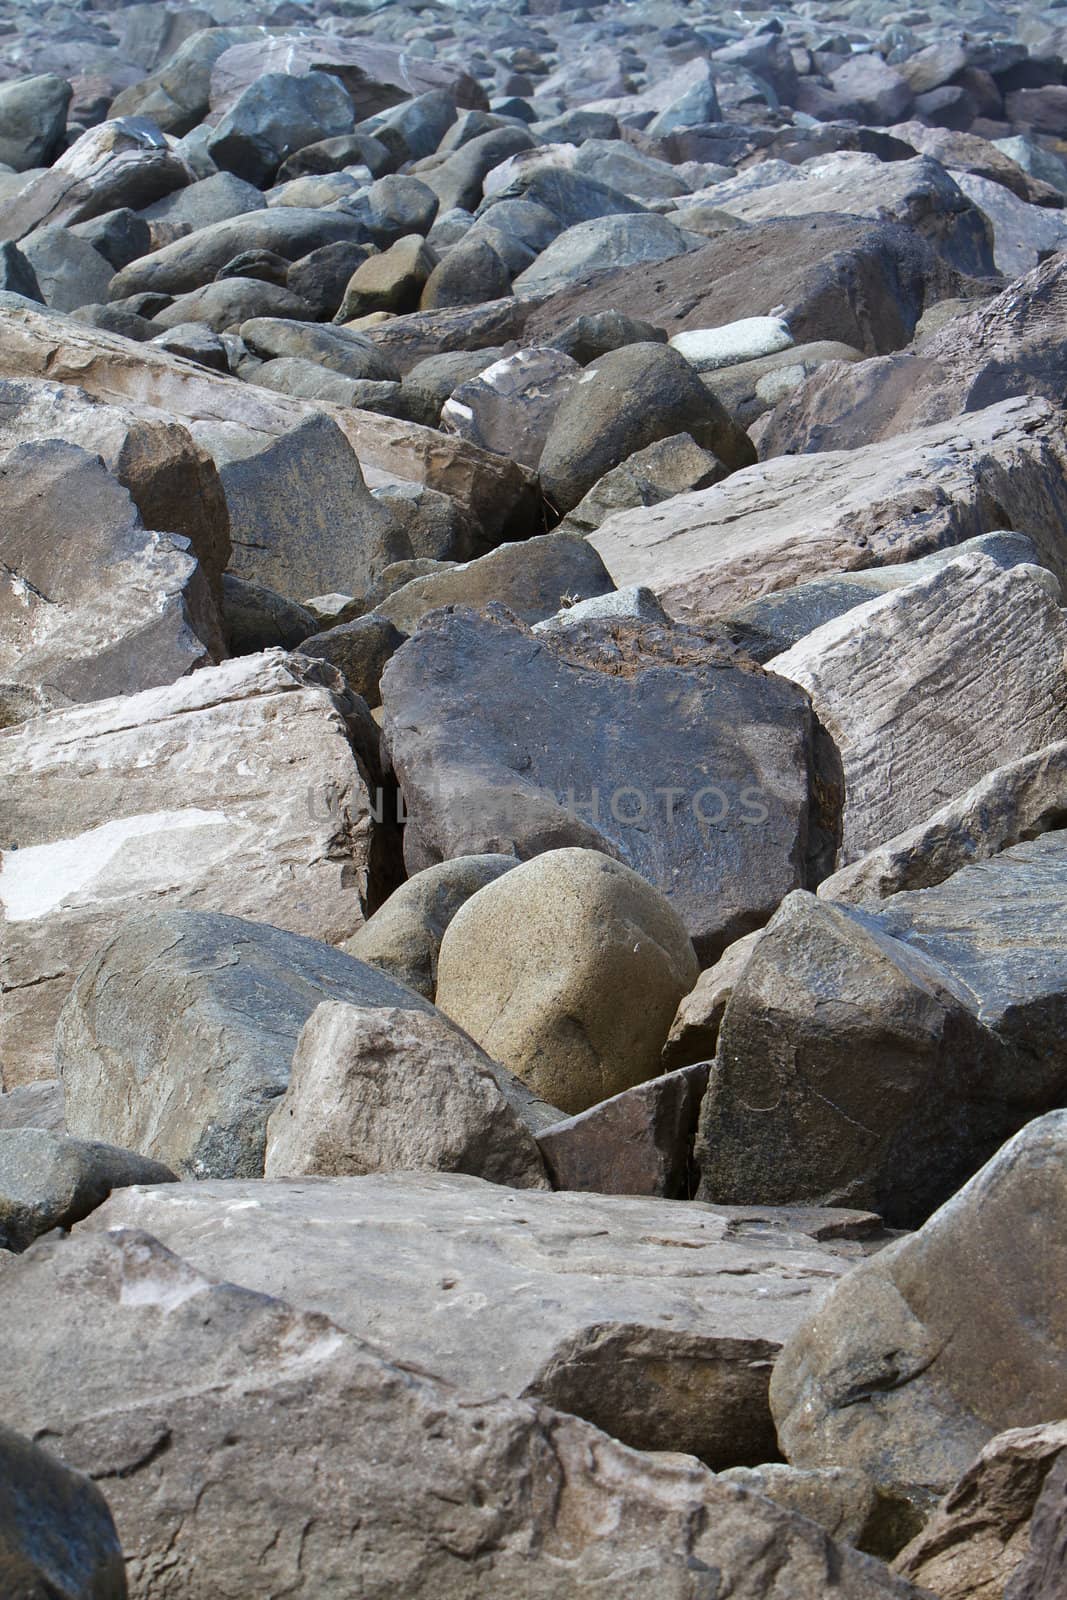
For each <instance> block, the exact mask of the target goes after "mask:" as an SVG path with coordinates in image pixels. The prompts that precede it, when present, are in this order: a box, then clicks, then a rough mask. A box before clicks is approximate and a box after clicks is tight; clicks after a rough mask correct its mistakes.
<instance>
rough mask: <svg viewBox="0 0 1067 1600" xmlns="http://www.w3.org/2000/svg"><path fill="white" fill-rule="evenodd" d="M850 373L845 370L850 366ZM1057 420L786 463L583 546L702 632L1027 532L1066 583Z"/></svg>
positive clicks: (1046, 410)
mask: <svg viewBox="0 0 1067 1600" xmlns="http://www.w3.org/2000/svg"><path fill="white" fill-rule="evenodd" d="M846 370H847V371H850V372H851V371H853V370H855V369H854V368H851V367H849V368H847V369H846ZM1054 415H1055V413H1054V412H1053V409H1052V408H1051V407H1050V406H1049V405H1048V404H1047V403H1046V402H1044V401H1041V400H1026V399H1015V400H1005V401H1002V402H1001V403H1000V404H999V405H993V406H989V407H988V408H986V409H985V410H980V411H972V412H969V413H967V414H965V415H963V416H960V417H957V418H955V419H954V420H953V421H952V422H950V423H942V424H938V425H935V426H931V427H928V428H919V429H916V431H915V432H914V433H904V434H901V435H899V437H895V438H892V439H886V440H885V441H883V442H879V443H876V444H871V445H866V446H864V447H862V448H857V449H849V450H834V451H826V452H823V453H822V454H819V455H811V456H782V457H779V458H776V459H775V460H773V461H766V462H761V463H760V465H759V466H757V467H750V468H748V469H746V470H745V471H742V472H736V473H734V474H733V475H732V476H731V477H729V478H727V479H726V481H725V482H724V483H720V484H717V485H716V486H715V487H714V488H711V489H702V490H700V491H699V492H697V493H695V494H684V495H677V496H676V497H675V498H674V499H673V500H669V501H667V502H665V503H664V504H663V505H660V506H652V507H650V508H648V509H647V510H646V509H644V508H642V509H641V510H636V511H623V512H619V513H617V514H616V515H614V516H611V517H609V518H608V519H607V520H606V521H605V522H603V523H602V524H601V525H600V527H599V528H598V529H597V531H596V533H594V534H593V535H592V536H591V538H590V543H591V544H592V545H593V546H594V548H595V549H596V550H598V551H599V552H600V554H601V556H602V557H603V558H604V564H605V566H606V567H607V569H608V571H609V572H610V573H611V576H612V577H613V578H614V580H615V582H616V584H618V585H619V587H620V588H621V587H623V586H624V585H627V584H632V583H643V584H647V585H648V587H649V588H651V589H653V590H654V591H655V592H656V594H657V595H658V596H659V597H660V599H661V600H662V601H663V603H664V605H665V606H666V608H667V610H668V611H669V612H670V613H671V615H672V616H675V617H678V618H679V619H680V620H682V621H686V622H692V623H697V624H699V623H700V622H702V621H705V620H708V619H711V618H714V617H716V616H723V615H726V614H727V613H728V612H729V611H730V610H732V609H733V608H735V607H737V606H738V605H741V604H744V603H745V602H746V601H749V600H752V599H755V598H757V597H759V596H761V595H764V594H766V593H768V592H769V591H771V590H774V589H781V588H784V587H785V586H786V585H788V584H793V583H799V582H803V581H806V580H808V579H811V578H816V577H827V576H830V575H831V574H834V575H837V576H840V575H841V574H842V573H845V572H849V571H852V570H853V569H856V568H861V567H871V566H882V565H886V564H893V563H896V562H900V561H908V560H911V559H912V558H914V557H916V556H921V555H925V554H927V553H928V552H929V551H932V550H938V549H942V548H944V547H945V546H948V545H955V544H960V543H962V542H963V541H964V540H965V539H970V538H974V537H975V536H976V535H978V534H980V533H990V532H993V531H994V530H996V529H998V528H1004V527H1005V526H1008V527H1017V528H1024V529H1025V530H1026V532H1027V533H1028V534H1030V535H1031V537H1032V538H1033V540H1034V543H1035V545H1036V546H1037V548H1038V550H1039V551H1040V554H1041V558H1042V560H1043V561H1044V562H1045V564H1046V565H1047V566H1049V567H1050V568H1051V569H1052V571H1053V572H1055V573H1056V574H1057V575H1058V576H1060V577H1067V558H1065V554H1064V546H1063V537H1062V531H1061V530H1062V527H1063V524H1064V519H1065V518H1067V455H1065V452H1064V447H1063V442H1062V439H1061V438H1060V435H1059V430H1058V428H1057V427H1056V425H1055V422H1054Z"/></svg>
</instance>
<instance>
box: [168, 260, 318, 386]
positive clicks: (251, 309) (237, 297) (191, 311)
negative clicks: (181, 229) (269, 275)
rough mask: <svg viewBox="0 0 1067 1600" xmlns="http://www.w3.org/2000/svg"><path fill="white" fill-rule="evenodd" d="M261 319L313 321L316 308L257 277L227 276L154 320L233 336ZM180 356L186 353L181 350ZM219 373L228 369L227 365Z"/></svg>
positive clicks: (193, 291)
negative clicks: (199, 327) (197, 326)
mask: <svg viewBox="0 0 1067 1600" xmlns="http://www.w3.org/2000/svg"><path fill="white" fill-rule="evenodd" d="M260 317H278V318H286V319H287V320H289V321H290V322H312V321H314V318H315V309H314V307H313V306H309V305H308V303H307V302H306V301H305V300H301V299H300V298H299V296H297V295H295V294H290V292H289V290H288V289H282V288H279V287H278V285H277V284H275V283H264V282H263V281H262V280H261V279H259V278H254V277H248V278H243V277H232V278H230V277H228V278H224V279H223V280H222V281H221V282H219V283H206V284H205V285H204V287H203V288H202V289H191V290H190V291H189V293H188V294H182V295H179V296H178V297H177V299H175V300H172V301H171V303H170V305H169V306H167V307H166V308H165V309H164V310H163V311H157V312H156V314H155V316H154V317H153V319H152V321H153V324H154V326H155V327H157V328H164V329H167V330H170V329H172V328H179V327H182V326H185V325H187V324H190V323H192V324H194V325H196V324H201V325H202V326H203V327H204V328H210V329H211V331H212V332H213V333H228V332H229V333H232V332H235V331H236V330H237V329H238V328H240V327H242V326H243V325H244V324H245V323H246V322H251V321H252V320H253V319H254V318H260ZM170 348H172V349H173V348H174V347H173V345H172V346H171V347H170ZM177 354H179V355H181V354H184V352H183V351H181V350H179V351H177ZM220 370H221V371H223V372H225V371H226V370H227V367H226V365H225V363H224V364H223V365H222V366H221V368H220Z"/></svg>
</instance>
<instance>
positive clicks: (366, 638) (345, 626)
mask: <svg viewBox="0 0 1067 1600" xmlns="http://www.w3.org/2000/svg"><path fill="white" fill-rule="evenodd" d="M312 621H314V619H312ZM406 638H407V634H405V633H401V631H400V629H399V628H397V627H394V625H393V624H392V622H390V621H389V619H388V617H382V616H379V615H378V614H377V613H375V612H371V613H370V614H369V615H367V616H364V617H356V618H355V620H354V621H352V622H344V623H341V624H340V625H339V626H338V627H336V628H327V629H326V630H325V631H324V632H322V633H319V632H315V633H312V634H311V636H310V637H307V636H303V637H302V642H301V643H300V651H301V654H302V655H305V656H317V657H319V658H320V659H321V660H323V661H328V662H329V663H330V665H331V666H334V667H336V668H337V670H338V671H339V672H341V673H343V675H344V679H345V682H346V683H347V684H348V686H349V688H350V689H352V690H354V691H355V693H356V694H358V695H359V696H360V698H361V699H363V700H365V701H366V702H367V704H368V705H369V706H370V707H371V709H372V710H373V708H374V707H375V706H380V705H381V703H382V694H381V688H380V684H381V678H382V672H383V671H384V669H385V664H386V662H387V661H388V660H389V657H390V656H392V655H395V654H396V652H397V651H398V650H399V649H400V646H401V645H402V644H403V643H404V640H405V639H406ZM279 642H280V641H279ZM289 648H290V649H292V648H293V647H292V646H291V645H290V646H289Z"/></svg>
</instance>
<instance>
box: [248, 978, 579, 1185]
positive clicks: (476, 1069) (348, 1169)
mask: <svg viewBox="0 0 1067 1600" xmlns="http://www.w3.org/2000/svg"><path fill="white" fill-rule="evenodd" d="M509 1076H510V1075H509V1074H508V1073H507V1072H506V1071H505V1070H503V1069H502V1068H500V1067H498V1066H497V1065H496V1064H495V1063H494V1062H492V1061H490V1059H489V1057H488V1056H486V1055H485V1054H484V1053H483V1052H482V1051H481V1050H479V1049H478V1048H477V1046H476V1045H474V1044H473V1043H472V1042H471V1041H470V1040H469V1039H466V1038H464V1037H463V1035H462V1034H461V1033H460V1032H459V1031H458V1030H457V1029H455V1028H453V1027H451V1026H450V1024H449V1023H448V1022H447V1021H446V1020H445V1018H443V1017H441V1016H434V1015H433V1014H432V1013H430V1012H428V1011H416V1010H414V1009H412V1008H411V1007H404V1008H400V1007H396V1006H393V1007H390V1006H384V1005H380V1006H376V1007H371V1006H358V1005H353V1004H351V1003H350V1002H347V1003H346V1002H341V1001H334V1002H324V1003H323V1004H322V1005H320V1006H318V1007H317V1008H316V1010H315V1011H314V1012H313V1013H312V1015H311V1016H310V1017H309V1018H308V1020H307V1022H306V1023H305V1024H304V1027H303V1029H302V1031H301V1034H300V1038H299V1041H298V1042H297V1047H296V1053H295V1054H294V1056H293V1063H292V1071H291V1074H290V1078H289V1086H288V1088H287V1089H286V1091H285V1094H284V1095H283V1096H282V1098H281V1099H280V1100H279V1101H278V1103H277V1105H276V1106H275V1108H274V1110H273V1111H272V1112H271V1115H270V1120H269V1122H268V1124H267V1147H266V1157H265V1162H264V1175H265V1176H266V1177H268V1178H285V1177H289V1178H291V1177H300V1176H302V1175H304V1174H305V1173H306V1174H312V1175H314V1174H321V1175H322V1176H324V1177H345V1176H350V1175H355V1176H360V1175H362V1174H363V1173H368V1172H403V1171H412V1172H415V1171H436V1172H467V1173H470V1174H471V1175H472V1176H474V1177H477V1178H486V1179H487V1180H488V1181H489V1182H491V1183H503V1184H512V1185H514V1187H516V1188H519V1189H547V1188H548V1187H549V1184H548V1180H547V1178H546V1177H545V1171H544V1166H543V1164H542V1161H541V1158H540V1156H539V1155H538V1152H537V1146H536V1145H535V1143H534V1140H533V1135H532V1134H531V1132H530V1129H529V1128H528V1127H526V1125H525V1124H524V1122H523V1121H522V1120H521V1119H520V1117H519V1115H518V1114H517V1111H516V1109H514V1108H513V1106H512V1105H511V1104H510V1103H509V1099H508V1097H507V1096H508V1094H509V1093H511V1095H512V1098H514V1099H515V1101H516V1102H517V1104H518V1105H519V1106H521V1105H522V1102H523V1098H524V1097H523V1090H522V1086H521V1085H515V1086H514V1088H512V1085H511V1084H510V1082H509ZM431 1105H432V1107H433V1118H432V1121H431V1120H429V1119H428V1118H427V1117H426V1107H427V1106H431Z"/></svg>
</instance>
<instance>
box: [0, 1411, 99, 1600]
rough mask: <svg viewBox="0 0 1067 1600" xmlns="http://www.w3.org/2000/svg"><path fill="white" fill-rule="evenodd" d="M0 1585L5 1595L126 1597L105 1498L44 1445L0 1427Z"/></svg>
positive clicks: (23, 1598)
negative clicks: (33, 1442) (31, 1441)
mask: <svg viewBox="0 0 1067 1600" xmlns="http://www.w3.org/2000/svg"><path fill="white" fill-rule="evenodd" d="M0 1588H2V1590H3V1593H4V1594H5V1595H8V1596H10V1597H11V1600H52V1597H53V1596H55V1597H56V1600H126V1595H127V1589H126V1568H125V1566H124V1565H123V1560H122V1549H121V1547H120V1545H119V1538H118V1534H117V1533H116V1532H115V1523H114V1521H113V1519H112V1516H111V1512H110V1511H109V1510H108V1506H107V1501H106V1500H105V1499H104V1497H103V1495H102V1494H101V1493H100V1490H99V1489H98V1488H97V1487H96V1485H95V1484H94V1483H93V1482H92V1481H91V1480H90V1479H89V1478H88V1477H86V1476H83V1474H82V1473H80V1472H77V1471H75V1470H73V1469H72V1468H71V1467H68V1466H66V1465H65V1464H64V1463H63V1462H62V1461H61V1460H58V1459H57V1457H56V1456H55V1455H54V1454H53V1452H52V1451H51V1450H48V1449H44V1448H42V1447H41V1446H40V1445H36V1444H31V1443H30V1441H29V1439H26V1438H23V1437H22V1435H21V1434H18V1433H15V1432H14V1431H13V1430H12V1429H11V1428H7V1427H3V1426H0Z"/></svg>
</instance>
